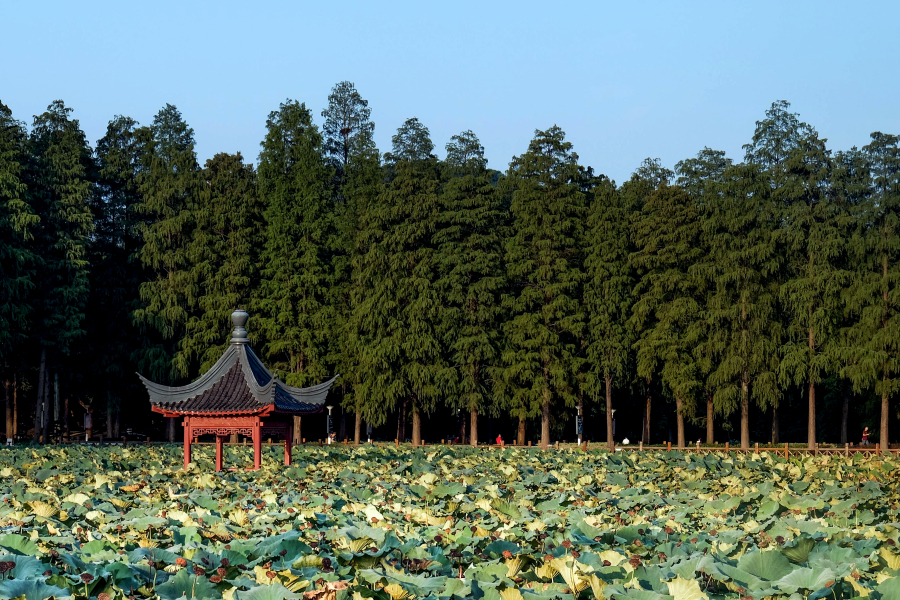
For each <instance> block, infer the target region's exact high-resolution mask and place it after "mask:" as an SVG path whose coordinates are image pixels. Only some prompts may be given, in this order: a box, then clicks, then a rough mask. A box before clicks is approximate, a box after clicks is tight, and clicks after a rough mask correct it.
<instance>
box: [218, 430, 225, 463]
mask: <svg viewBox="0 0 900 600" xmlns="http://www.w3.org/2000/svg"><path fill="white" fill-rule="evenodd" d="M224 441H225V436H222V435H216V471H221V470H222V444H223V443H224Z"/></svg>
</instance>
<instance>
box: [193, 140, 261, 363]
mask: <svg viewBox="0 0 900 600" xmlns="http://www.w3.org/2000/svg"><path fill="white" fill-rule="evenodd" d="M202 176H203V179H204V181H205V182H206V190H205V193H204V195H203V202H202V205H201V208H200V210H198V211H197V213H196V224H197V225H196V228H195V230H194V232H193V239H192V243H191V246H192V247H191V271H192V279H194V280H196V285H197V287H198V288H199V290H200V297H199V299H198V312H197V314H196V315H194V316H192V317H191V318H190V319H189V320H188V322H187V323H186V325H185V339H184V341H183V343H182V351H183V352H185V353H188V354H189V355H190V356H191V360H192V362H197V361H199V363H200V372H201V373H202V372H205V371H206V370H208V369H209V368H210V367H211V366H212V365H213V364H214V363H215V362H216V361H217V360H218V359H219V357H220V356H221V355H222V352H223V351H224V350H225V347H226V346H227V344H228V333H229V331H230V330H231V321H230V320H229V318H228V317H229V315H230V314H231V313H232V311H233V310H234V309H235V308H238V307H244V306H249V304H250V295H251V291H252V290H253V289H255V288H256V286H257V285H258V284H259V277H258V274H259V273H258V271H259V269H258V265H259V255H260V250H259V248H260V241H261V240H263V239H264V238H263V227H262V207H261V203H260V200H259V195H258V193H257V187H256V173H255V172H254V170H253V167H252V165H248V164H245V163H244V158H243V157H242V156H241V154H240V153H237V154H226V153H219V154H216V155H215V156H214V157H213V158H211V159H209V160H207V161H206V164H205V166H204V169H203V172H202Z"/></svg>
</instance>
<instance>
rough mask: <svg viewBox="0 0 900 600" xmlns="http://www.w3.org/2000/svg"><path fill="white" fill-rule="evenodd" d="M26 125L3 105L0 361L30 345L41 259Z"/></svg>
mask: <svg viewBox="0 0 900 600" xmlns="http://www.w3.org/2000/svg"><path fill="white" fill-rule="evenodd" d="M27 162H28V137H27V132H26V131H25V125H24V123H21V122H19V121H16V120H15V119H13V116H12V111H10V110H9V108H7V107H6V106H4V105H3V104H2V103H0V359H3V360H7V359H9V357H10V354H11V353H12V352H13V351H14V349H15V345H16V344H17V343H18V342H21V341H24V340H25V339H26V336H27V332H28V327H29V318H30V315H31V312H32V307H31V298H30V297H29V292H30V290H31V289H32V288H33V287H34V285H35V281H34V269H35V261H36V257H35V256H34V252H33V250H32V248H31V246H30V241H31V240H32V239H33V237H34V231H35V229H36V227H37V226H38V223H39V220H40V218H39V217H38V216H37V215H36V214H35V213H34V210H33V209H32V207H31V205H30V202H29V195H28V186H27V174H26V168H27Z"/></svg>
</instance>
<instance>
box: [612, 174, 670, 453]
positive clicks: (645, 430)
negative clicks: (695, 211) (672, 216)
mask: <svg viewBox="0 0 900 600" xmlns="http://www.w3.org/2000/svg"><path fill="white" fill-rule="evenodd" d="M674 177H675V173H674V172H672V170H671V169H668V168H666V167H663V166H662V162H661V161H660V160H659V159H658V158H645V159H644V160H643V162H641V164H640V166H639V167H638V168H637V169H635V171H634V173H632V174H631V178H630V179H629V180H628V181H626V182H625V183H624V184H622V187H621V189H620V190H619V197H620V198H621V200H622V203H623V206H624V208H625V211H626V213H627V214H628V215H629V219H630V220H631V230H630V231H629V237H628V252H629V253H634V252H635V250H636V248H637V246H636V243H635V236H634V222H635V220H637V219H638V218H639V217H640V214H641V210H642V209H643V206H644V204H645V203H646V202H647V200H648V199H649V198H650V195H651V194H653V192H655V191H656V189H657V188H658V187H659V186H660V185H662V184H663V183H665V184H671V183H672V180H673V178H674ZM630 268H631V267H629V269H630ZM632 336H633V337H635V338H636V337H637V332H634V331H633V332H632ZM657 379H658V378H657ZM633 384H636V386H637V387H638V389H640V390H642V392H643V394H644V410H643V413H644V415H643V425H642V427H641V440H642V441H643V442H644V443H645V444H649V443H650V430H651V427H650V425H651V416H652V408H653V393H654V391H655V390H656V389H657V388H658V387H659V386H658V383H657V382H656V380H655V378H654V377H653V376H652V375H651V376H647V377H638V381H636V382H633ZM607 418H608V419H610V418H611V417H607Z"/></svg>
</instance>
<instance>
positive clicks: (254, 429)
mask: <svg viewBox="0 0 900 600" xmlns="http://www.w3.org/2000/svg"><path fill="white" fill-rule="evenodd" d="M290 419H291V418H290V417H288V418H287V419H279V418H277V417H276V416H275V415H271V416H269V417H258V416H246V417H237V416H235V417H225V416H209V417H205V416H187V415H186V416H185V417H184V469H185V471H186V470H187V469H188V466H189V465H190V463H191V442H192V441H193V440H194V438H196V437H199V436H201V435H209V434H212V435H215V436H216V471H221V470H222V469H223V467H224V460H223V455H224V446H225V440H226V439H227V438H228V437H230V436H231V434H234V433H236V434H243V435H246V436H247V437H249V438H250V439H251V440H253V469H254V470H258V469H259V468H260V466H261V465H262V439H263V436H264V435H265V436H270V437H281V438H283V439H284V464H285V466H290V464H291V449H292V447H293V439H292V437H293V429H294V423H293V420H290Z"/></svg>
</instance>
